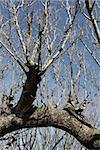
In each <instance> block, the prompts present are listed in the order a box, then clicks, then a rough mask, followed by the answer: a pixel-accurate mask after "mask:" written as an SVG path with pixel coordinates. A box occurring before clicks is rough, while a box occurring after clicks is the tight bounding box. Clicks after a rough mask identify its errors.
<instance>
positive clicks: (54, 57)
mask: <svg viewBox="0 0 100 150" xmlns="http://www.w3.org/2000/svg"><path fill="white" fill-rule="evenodd" d="M80 37H81V34H80V35H79V36H78V37H77V38H76V39H75V40H74V41H73V42H72V43H71V44H70V46H69V47H68V48H66V49H65V50H63V48H64V45H65V43H66V38H65V40H64V42H63V43H62V46H61V48H60V49H59V50H58V51H57V52H56V53H54V54H53V55H52V57H50V58H49V59H47V60H46V62H45V64H44V65H43V66H42V71H44V72H45V71H46V70H47V68H48V67H49V66H50V65H51V64H52V63H53V62H54V61H55V60H57V59H58V58H59V56H61V55H62V54H64V53H65V52H66V51H68V50H69V49H70V48H71V47H72V46H73V44H74V43H76V42H77V41H78V40H79V39H80Z"/></svg>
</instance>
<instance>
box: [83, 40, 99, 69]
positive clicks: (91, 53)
mask: <svg viewBox="0 0 100 150" xmlns="http://www.w3.org/2000/svg"><path fill="white" fill-rule="evenodd" d="M80 41H81V42H82V44H83V45H84V47H85V48H86V49H87V51H88V52H89V53H90V55H91V56H92V58H93V59H94V61H95V62H96V64H97V65H98V66H99V67H100V62H99V61H98V59H97V58H96V56H95V55H94V53H93V52H92V51H91V50H90V49H89V47H88V46H87V45H86V43H85V42H84V41H83V40H81V39H80Z"/></svg>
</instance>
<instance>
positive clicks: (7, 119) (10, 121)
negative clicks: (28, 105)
mask: <svg viewBox="0 0 100 150" xmlns="http://www.w3.org/2000/svg"><path fill="white" fill-rule="evenodd" d="M47 126H52V127H55V128H59V129H62V130H64V131H66V132H68V133H70V134H71V135H73V136H74V137H75V138H76V139H77V140H78V141H79V142H80V143H81V144H82V145H84V146H85V147H87V148H88V149H100V131H99V130H96V129H95V128H93V127H91V126H88V125H86V124H85V123H83V122H82V121H81V120H79V119H77V118H76V117H75V116H73V115H72V114H70V113H69V112H68V111H65V110H61V109H57V108H54V107H50V106H48V107H45V106H42V107H40V108H36V109H35V110H34V108H33V111H32V109H31V115H30V116H28V117H26V116H25V119H24V120H22V119H21V118H18V117H16V116H15V115H14V114H12V115H8V116H1V117H0V136H3V135H5V134H6V133H9V132H11V131H15V130H17V129H22V128H30V127H31V128H32V127H47Z"/></svg>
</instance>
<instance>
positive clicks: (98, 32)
mask: <svg viewBox="0 0 100 150" xmlns="http://www.w3.org/2000/svg"><path fill="white" fill-rule="evenodd" d="M85 4H86V8H87V11H88V14H89V16H90V19H91V22H92V25H93V28H94V31H95V34H96V37H97V40H98V42H99V44H100V30H99V27H98V24H97V21H96V19H95V17H94V14H93V7H94V5H95V0H94V3H93V5H92V6H91V5H90V0H85Z"/></svg>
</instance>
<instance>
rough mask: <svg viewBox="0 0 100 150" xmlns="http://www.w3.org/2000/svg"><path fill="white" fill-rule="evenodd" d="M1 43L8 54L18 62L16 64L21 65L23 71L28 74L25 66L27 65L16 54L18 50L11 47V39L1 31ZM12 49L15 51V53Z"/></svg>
mask: <svg viewBox="0 0 100 150" xmlns="http://www.w3.org/2000/svg"><path fill="white" fill-rule="evenodd" d="M0 43H1V44H2V46H3V47H4V48H5V49H6V50H7V52H8V53H9V54H10V55H11V56H12V57H13V58H14V59H15V60H16V62H17V63H18V64H19V66H20V67H21V69H22V70H23V71H24V72H25V74H26V73H27V72H26V69H25V65H24V64H25V63H24V62H23V60H22V59H21V58H20V57H18V56H17V54H16V53H15V51H16V50H15V49H14V48H13V47H12V46H11V42H10V41H9V38H8V37H7V36H6V35H5V34H4V33H3V31H1V30H0ZM11 49H12V50H13V52H12V50H11Z"/></svg>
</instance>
